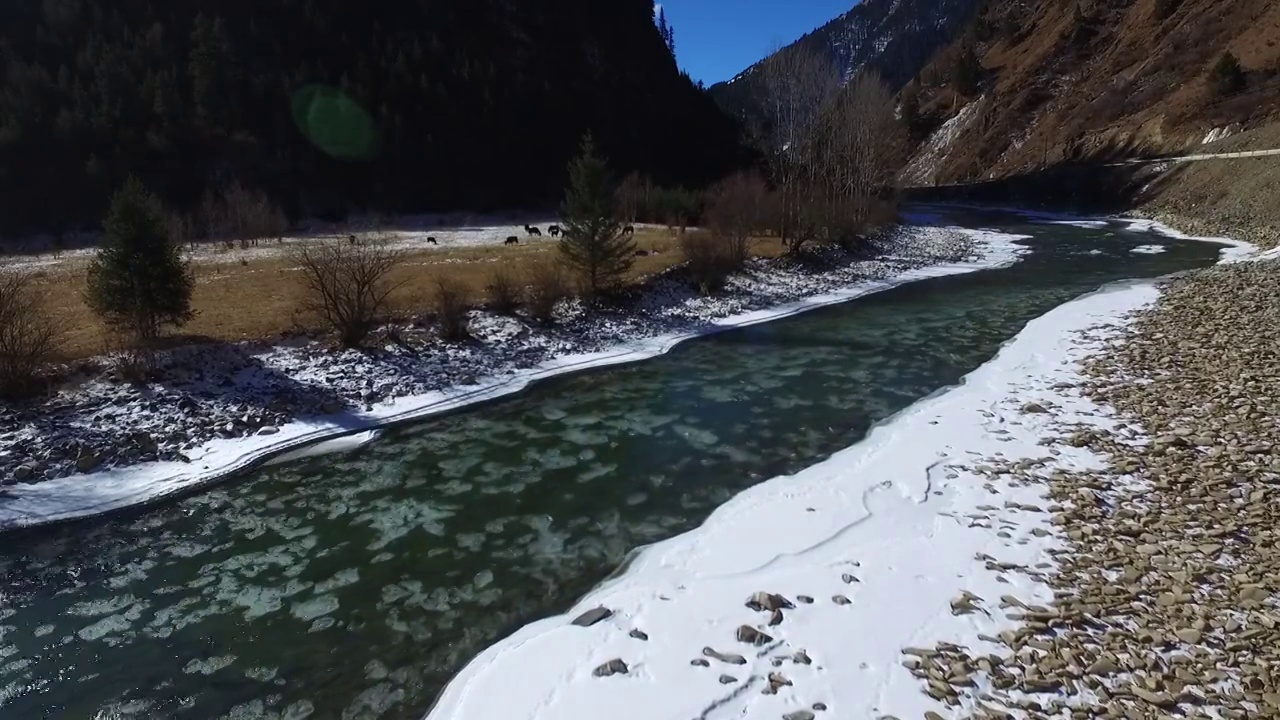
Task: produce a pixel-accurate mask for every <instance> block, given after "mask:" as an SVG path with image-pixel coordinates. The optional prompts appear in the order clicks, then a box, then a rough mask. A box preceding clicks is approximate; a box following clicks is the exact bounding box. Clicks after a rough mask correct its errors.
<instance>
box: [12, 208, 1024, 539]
mask: <svg viewBox="0 0 1280 720" xmlns="http://www.w3.org/2000/svg"><path fill="white" fill-rule="evenodd" d="M956 229H958V230H961V231H963V230H964V229H963V228H956ZM1020 239H1022V237H1021V236H1014V235H1006V234H1002V233H991V232H986V231H977V232H976V233H975V234H974V242H975V244H976V245H977V246H978V247H979V248H980V250H981V251H982V253H983V257H982V259H980V260H976V261H968V262H959V263H940V264H935V265H931V266H927V267H924V268H918V269H914V270H908V271H906V272H903V273H900V274H898V275H896V276H893V277H891V278H888V279H884V280H863V281H861V282H858V283H854V284H852V285H850V286H848V287H846V288H844V289H842V290H838V291H835V292H828V293H822V294H816V295H813V296H810V297H808V298H806V299H803V300H799V301H795V302H790V303H783V304H781V305H778V306H775V307H772V308H767V309H760V310H752V311H748V312H745V313H740V314H735V315H729V316H727V317H723V318H718V319H712V320H710V321H709V322H708V323H707V324H706V325H705V326H703V327H700V328H698V329H697V330H694V331H691V332H680V333H673V334H667V335H658V336H654V337H649V338H639V339H636V340H633V341H631V342H626V343H623V344H619V345H617V346H614V347H611V348H607V349H605V350H602V351H599V352H593V353H586V354H576V355H565V356H559V357H553V358H552V359H550V360H547V361H545V362H542V363H539V364H537V365H535V366H534V367H532V368H529V369H527V370H520V371H515V372H513V373H511V374H508V375H502V376H497V377H488V378H479V379H477V380H476V385H474V386H467V387H461V386H454V387H450V388H447V389H444V390H440V391H436V392H431V393H426V394H421V395H407V396H402V397H399V398H396V399H394V400H392V401H390V402H387V403H384V404H382V405H380V406H377V407H375V408H374V409H372V410H366V411H365V412H351V413H342V414H337V415H315V416H308V417H302V418H297V419H295V420H293V421H292V422H289V423H286V424H284V425H282V426H280V427H279V428H278V432H276V433H274V434H271V435H268V436H250V437H243V438H235V439H227V440H214V441H211V442H208V443H206V444H205V445H204V446H203V447H202V448H201V452H200V453H199V455H198V459H197V460H196V461H195V462H192V463H191V464H186V463H179V462H172V461H168V462H165V461H160V462H152V463H146V464H140V465H132V466H128V467H124V468H119V469H111V470H105V471H99V472H96V473H93V474H90V475H73V476H69V477H66V478H59V479H55V480H46V481H44V482H41V483H39V484H35V485H26V486H22V485H19V486H10V487H8V488H5V491H6V497H5V498H4V501H3V503H0V532H7V531H16V530H23V529H31V528H35V527H40V526H46V525H52V524H57V523H64V522H71V521H75V520H82V519H86V518H91V517H97V516H101V515H105V514H108V513H112V512H118V511H124V510H132V509H140V508H144V507H147V506H150V505H154V504H159V503H162V502H167V501H171V500H173V499H176V498H178V497H181V496H184V495H186V494H190V493H193V492H198V491H200V490H201V489H204V488H207V487H209V486H211V485H214V484H217V483H219V482H223V481H225V480H228V479H229V478H231V477H233V476H235V475H238V474H240V473H243V472H246V471H248V470H251V469H253V468H255V467H259V466H262V465H264V464H267V463H269V462H271V461H272V460H275V459H278V458H280V457H282V456H286V455H290V454H292V453H299V452H303V451H305V449H307V448H310V447H313V446H316V445H319V444H321V443H329V442H335V441H341V440H343V439H344V438H345V439H348V440H351V442H348V443H347V444H346V445H345V446H346V447H350V446H353V445H355V444H358V443H360V442H365V441H368V440H371V439H373V438H374V437H375V436H376V435H375V433H376V432H377V431H380V430H382V429H386V428H391V427H396V426H400V425H406V424H411V423H415V422H419V421H422V420H424V419H427V418H429V417H432V416H436V415H440V414H444V413H448V412H453V411H457V410H460V409H462V408H466V407H470V406H473V405H477V404H480V403H484V402H489V401H493V400H496V399H499V398H502V397H506V396H509V395H512V394H515V393H518V392H520V391H522V390H524V389H526V388H527V387H529V386H530V385H531V384H533V383H536V382H540V381H543V380H548V379H551V378H554V377H558V376H562V375H567V374H571V373H578V372H585V371H590V370H594V369H599V368H605V367H609V366H614V365H621V364H627V363H633V362H638V361H641V360H646V359H650V358H653V357H657V356H659V355H662V354H665V353H667V352H669V351H670V350H671V349H673V348H674V347H676V346H677V345H679V344H681V343H683V342H685V341H688V340H692V339H695V338H699V337H706V336H710V335H713V334H718V333H721V332H725V331H729V330H733V329H737V328H744V327H749V326H752V325H757V324H760V323H765V322H770V321H773V320H779V319H782V318H786V317H791V316H794V315H798V314H801V313H804V312H809V311H812V310H817V309H819V308H823V307H828V306H831V305H836V304H840V303H844V302H848V301H850V300H854V299H857V298H860V297H864V296H866V295H870V294H874V293H877V292H883V291H885V290H890V289H892V288H895V287H898V286H901V285H904V284H907V283H911V282H916V281H920V280H927V279H931V278H939V277H945V276H949V275H958V274H964V273H969V272H977V271H981V270H990V269H996V268H1000V267H1006V266H1008V265H1010V264H1013V263H1015V262H1017V258H1018V257H1019V256H1020V255H1021V254H1022V253H1023V252H1025V251H1026V249H1025V248H1024V247H1022V246H1019V245H1017V243H1016V241H1017V240H1020ZM361 436H362V437H361ZM353 438H355V440H352V439H353ZM193 455H195V454H194V453H193ZM196 464H199V465H200V467H199V468H198V469H193V467H192V466H193V465H196Z"/></svg>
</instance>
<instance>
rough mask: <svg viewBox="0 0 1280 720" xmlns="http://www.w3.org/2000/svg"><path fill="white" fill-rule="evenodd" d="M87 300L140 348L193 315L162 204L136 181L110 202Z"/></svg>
mask: <svg viewBox="0 0 1280 720" xmlns="http://www.w3.org/2000/svg"><path fill="white" fill-rule="evenodd" d="M103 230H104V233H103V238H102V245H101V246H100V247H99V248H98V254H97V256H96V257H95V258H94V259H93V262H92V263H91V264H90V265H89V276H88V289H87V292H86V293H85V300H86V301H87V303H88V305H89V307H90V308H91V309H92V310H93V311H94V312H95V313H97V315H98V316H99V317H101V318H102V319H103V320H104V321H105V322H106V323H107V324H108V325H109V326H112V327H113V328H115V329H117V330H122V331H125V332H128V333H130V334H131V335H132V336H133V337H134V338H135V339H137V340H139V341H141V342H142V343H143V344H144V345H145V344H147V343H149V342H150V341H152V340H154V339H155V338H156V337H158V336H159V334H160V330H161V328H162V327H163V326H165V325H182V324H184V323H186V321H188V320H190V319H191V317H192V312H191V289H192V287H193V286H194V284H195V279H194V278H193V277H192V275H191V270H190V268H189V267H188V265H187V263H186V262H185V261H183V259H182V257H181V254H180V252H179V250H178V246H177V245H176V244H174V242H173V241H172V239H171V238H170V236H169V232H168V226H167V222H166V220H165V216H164V212H163V211H162V210H161V208H160V203H159V202H158V201H157V200H156V199H155V197H154V196H152V195H151V194H150V193H148V192H147V191H146V189H145V188H143V186H142V183H140V182H139V181H138V180H136V179H133V178H131V179H129V181H128V182H126V183H125V185H124V187H123V188H122V189H121V190H120V191H119V192H117V193H116V195H115V197H113V198H112V199H111V208H110V210H109V211H108V212H107V217H106V220H104V221H103Z"/></svg>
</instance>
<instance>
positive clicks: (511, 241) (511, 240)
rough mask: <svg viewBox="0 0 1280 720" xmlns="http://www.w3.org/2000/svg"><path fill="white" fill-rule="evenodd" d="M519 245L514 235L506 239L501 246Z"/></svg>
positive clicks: (518, 240)
mask: <svg viewBox="0 0 1280 720" xmlns="http://www.w3.org/2000/svg"><path fill="white" fill-rule="evenodd" d="M519 244H520V238H518V237H516V236H515V235H512V236H511V237H509V238H507V241H506V242H505V243H503V245H519Z"/></svg>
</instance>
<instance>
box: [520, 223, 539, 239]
mask: <svg viewBox="0 0 1280 720" xmlns="http://www.w3.org/2000/svg"><path fill="white" fill-rule="evenodd" d="M524 231H525V232H527V233H529V235H530V237H532V236H535V235H536V236H537V237H542V231H541V230H539V229H538V228H536V227H534V226H532V225H525V226H524Z"/></svg>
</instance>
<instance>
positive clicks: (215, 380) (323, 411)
mask: <svg viewBox="0 0 1280 720" xmlns="http://www.w3.org/2000/svg"><path fill="white" fill-rule="evenodd" d="M976 247H977V245H976V243H975V241H974V237H973V236H972V235H971V234H966V233H964V232H961V231H959V230H949V229H945V228H904V229H900V230H898V231H895V232H893V233H891V234H889V235H888V236H886V237H885V238H884V239H883V241H882V253H881V254H880V256H879V257H877V258H876V259H874V260H863V259H859V258H857V257H854V256H851V255H848V254H845V253H842V252H839V251H835V250H833V251H831V252H829V253H827V254H826V255H825V256H823V257H822V258H820V259H819V260H818V261H817V262H814V263H807V264H804V265H797V264H793V263H787V262H784V261H758V262H756V263H755V264H754V265H753V267H752V268H751V269H750V272H748V273H745V274H743V275H740V276H737V277H735V278H733V279H732V280H731V281H730V283H729V285H728V287H727V288H726V290H725V291H724V292H723V293H721V294H720V295H717V296H715V297H710V298H703V297H698V296H697V295H695V294H694V293H692V292H691V290H690V288H689V285H688V283H686V282H683V281H681V280H680V279H679V278H678V277H676V276H675V275H674V274H672V275H669V276H666V277H663V278H660V279H658V280H656V281H654V282H653V283H651V284H650V286H649V287H647V288H646V289H645V290H644V291H643V292H642V293H640V294H639V295H638V296H637V297H635V298H634V299H633V300H631V301H629V302H627V303H625V304H623V305H622V306H619V307H614V308H608V309H604V310H601V311H597V312H593V313H590V314H588V313H585V312H583V310H582V308H581V307H580V306H578V305H576V304H574V303H566V304H565V305H564V306H563V307H562V308H560V322H558V323H557V324H556V325H555V326H553V327H543V326H540V325H538V324H535V323H530V322H527V321H526V320H525V319H524V318H520V317H501V316H497V315H494V314H492V313H488V312H484V311H475V312H473V313H472V315H471V323H470V330H471V334H472V335H473V340H472V341H471V342H468V343H461V344H448V343H443V342H441V341H440V340H439V339H438V338H436V336H435V333H434V329H433V328H432V327H431V324H430V322H428V321H427V320H426V319H424V320H423V321H422V322H418V323H415V324H413V325H412V326H408V327H402V328H396V331H395V332H387V333H385V342H383V343H382V346H381V347H379V348H377V349H376V350H374V351H372V352H354V351H332V350H330V349H328V348H327V347H326V345H325V344H324V343H322V342H319V341H316V340H312V339H308V338H295V339H293V340H291V341H286V342H282V343H280V344H276V345H259V344H249V343H244V344H238V345H216V346H201V347H189V348H183V349H181V350H178V351H174V352H172V353H169V354H168V355H167V356H165V357H163V358H161V367H160V368H159V370H158V372H157V374H156V376H155V377H154V378H153V379H152V380H151V381H150V382H147V383H145V384H128V383H123V382H119V381H117V380H115V379H114V378H113V376H112V373H111V372H110V371H109V370H102V371H100V372H97V373H96V374H93V375H89V376H85V377H81V378H79V380H78V382H77V383H76V384H75V385H74V386H73V387H68V388H66V389H63V390H61V391H59V392H58V393H57V394H56V395H54V396H53V397H50V398H48V399H46V400H45V401H42V402H39V403H36V404H33V405H27V406H22V407H12V406H5V405H0V428H2V429H0V484H2V485H10V484H16V483H38V482H42V481H45V480H51V479H56V478H63V477H68V476H70V475H74V474H77V473H79V474H91V473H94V472H97V471H99V470H104V469H108V468H120V467H127V466H131V465H136V464H139V463H144V462H148V461H157V460H168V461H175V460H176V461H181V462H187V461H189V455H194V451H196V450H198V449H199V448H200V447H202V446H203V445H204V444H205V443H208V442H209V441H210V440H214V439H219V438H224V439H225V438H242V437H249V436H253V435H270V434H273V433H274V432H276V431H277V430H278V428H279V427H280V426H281V425H283V424H285V423H287V422H289V421H291V420H294V419H298V418H306V417H313V416H338V417H340V416H342V415H343V414H346V413H352V412H357V411H369V410H372V409H373V408H374V407H375V406H377V405H378V404H380V403H384V402H387V401H390V400H394V399H396V398H401V397H406V396H414V395H424V394H427V393H431V392H434V391H439V390H443V389H446V388H452V387H465V386H471V385H475V384H477V381H478V379H480V378H485V377H502V376H505V375H509V374H512V373H515V372H517V371H519V370H522V369H525V368H530V367H533V366H535V365H537V364H538V363H540V362H543V361H545V360H548V359H550V358H554V357H560V356H566V355H575V354H585V353H591V352H596V351H600V350H603V349H606V348H610V347H615V346H619V345H623V344H626V343H627V342H630V341H634V340H637V339H642V338H650V337H657V336H660V335H665V334H671V333H682V332H688V331H691V330H696V329H697V328H699V327H705V326H706V325H707V323H708V322H709V321H711V320H714V319H717V318H723V317H727V316H730V315H734V314H738V313H743V312H747V311H751V310H757V309H763V308H769V307H773V306H777V305H782V304H785V303H788V302H794V301H796V300H800V299H803V298H806V297H811V296H815V295H820V294H823V293H826V292H831V291H834V290H837V289H840V288H843V287H848V286H850V285H853V284H856V283H858V282H862V281H866V280H876V279H887V278H890V277H893V276H896V275H899V274H901V273H903V272H905V271H908V270H912V269H917V268H921V267H926V266H931V265H936V264H939V263H947V262H956V261H960V260H965V259H969V258H970V257H971V256H972V255H973V254H974V253H975V248H976Z"/></svg>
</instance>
